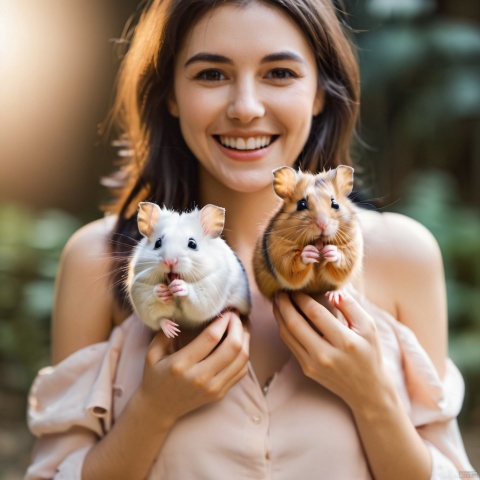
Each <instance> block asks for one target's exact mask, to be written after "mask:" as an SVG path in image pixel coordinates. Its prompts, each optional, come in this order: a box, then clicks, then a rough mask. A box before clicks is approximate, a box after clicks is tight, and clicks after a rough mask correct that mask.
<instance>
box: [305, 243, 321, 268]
mask: <svg viewBox="0 0 480 480" xmlns="http://www.w3.org/2000/svg"><path fill="white" fill-rule="evenodd" d="M301 257H302V262H303V263H304V264H305V265H307V264H309V263H318V259H319V258H320V252H319V251H318V248H317V247H315V245H307V246H306V247H304V249H303V250H302V253H301Z"/></svg>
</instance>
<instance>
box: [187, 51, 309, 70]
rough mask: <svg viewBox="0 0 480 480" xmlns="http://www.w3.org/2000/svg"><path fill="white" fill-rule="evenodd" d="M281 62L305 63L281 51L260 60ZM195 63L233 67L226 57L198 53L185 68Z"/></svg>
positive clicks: (293, 54)
mask: <svg viewBox="0 0 480 480" xmlns="http://www.w3.org/2000/svg"><path fill="white" fill-rule="evenodd" d="M282 60H290V61H292V60H293V61H294V62H298V63H305V60H304V59H303V58H302V57H301V56H300V55H298V54H297V53H295V52H291V51H289V50H282V51H280V52H275V53H270V54H269V55H265V57H263V58H262V60H261V63H269V62H279V61H282ZM195 62H210V63H225V64H228V65H233V62H232V60H231V59H230V58H228V57H225V56H224V55H219V54H217V53H208V52H199V53H197V54H195V55H193V57H190V58H189V59H188V60H187V61H186V62H185V68H186V67H188V66H189V65H191V64H192V63H195Z"/></svg>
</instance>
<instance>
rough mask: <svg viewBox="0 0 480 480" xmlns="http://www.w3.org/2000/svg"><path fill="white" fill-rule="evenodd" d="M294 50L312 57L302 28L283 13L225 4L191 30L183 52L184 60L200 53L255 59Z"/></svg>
mask: <svg viewBox="0 0 480 480" xmlns="http://www.w3.org/2000/svg"><path fill="white" fill-rule="evenodd" d="M284 50H293V51H297V53H299V54H300V55H303V56H309V55H311V56H312V57H313V51H312V50H311V48H310V45H309V43H308V41H307V39H306V38H305V36H304V34H303V32H302V31H301V29H300V27H299V26H298V25H297V24H296V23H295V22H294V20H293V19H292V18H290V17H289V16H288V15H287V14H286V13H284V12H283V11H282V10H280V9H278V8H275V7H273V6H271V5H268V4H266V3H263V2H259V1H255V2H251V3H249V4H247V5H238V4H235V3H227V4H223V5H221V6H219V7H216V8H214V9H212V10H211V11H209V12H207V13H205V14H204V15H203V16H202V17H201V18H200V19H199V20H198V21H197V22H196V23H195V24H194V25H193V27H192V28H191V29H190V31H189V33H188V34H187V35H186V38H185V40H184V42H183V47H182V48H181V50H180V56H181V57H183V60H184V61H187V60H188V59H189V58H190V57H192V56H194V55H196V54H198V53H199V52H215V53H221V54H227V55H228V54H231V55H235V56H245V57H252V56H253V55H261V54H262V53H265V52H269V53H270V52H272V51H284Z"/></svg>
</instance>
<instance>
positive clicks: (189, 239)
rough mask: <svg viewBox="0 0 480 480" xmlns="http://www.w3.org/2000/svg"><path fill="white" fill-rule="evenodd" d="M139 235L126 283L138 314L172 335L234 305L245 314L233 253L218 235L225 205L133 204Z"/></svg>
mask: <svg viewBox="0 0 480 480" xmlns="http://www.w3.org/2000/svg"><path fill="white" fill-rule="evenodd" d="M137 222H138V228H139V231H140V233H141V234H142V235H143V237H144V238H142V239H141V240H140V242H139V243H138V245H137V246H136V247H135V248H134V252H133V256H132V258H131V260H130V264H129V272H128V278H127V282H126V288H127V292H128V295H129V298H130V301H131V303H132V305H133V308H134V309H135V311H136V313H137V314H138V316H139V317H140V319H141V320H142V321H143V322H144V323H145V324H146V325H148V326H149V327H151V328H152V329H154V330H159V329H162V330H163V332H164V333H165V335H166V336H167V337H170V338H171V337H175V336H177V335H178V332H179V331H180V327H181V328H184V327H185V328H195V327H198V326H200V325H202V324H204V323H206V322H208V321H209V320H211V319H212V318H214V317H216V316H217V315H220V314H221V313H222V312H223V311H225V310H226V309H235V310H238V311H239V312H240V314H242V315H248V314H249V312H250V307H251V300H250V290H249V286H248V279H247V275H246V273H245V270H244V268H243V265H242V263H241V262H240V260H239V258H238V257H237V256H236V255H235V253H234V252H233V250H232V249H231V248H230V247H229V246H228V245H227V243H226V242H225V241H224V240H223V239H222V238H221V237H220V235H221V234H222V232H223V227H224V223H225V209H223V208H221V207H217V206H215V205H206V206H205V207H203V208H202V209H201V210H198V209H195V210H193V211H191V212H182V213H178V212H175V211H173V210H168V209H166V208H160V207H159V206H158V205H156V204H154V203H150V202H142V203H140V204H139V210H138V217H137Z"/></svg>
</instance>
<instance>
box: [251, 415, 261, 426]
mask: <svg viewBox="0 0 480 480" xmlns="http://www.w3.org/2000/svg"><path fill="white" fill-rule="evenodd" d="M261 421H262V417H260V416H258V415H254V416H253V417H252V422H253V423H254V424H255V425H259V424H260V423H261Z"/></svg>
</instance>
